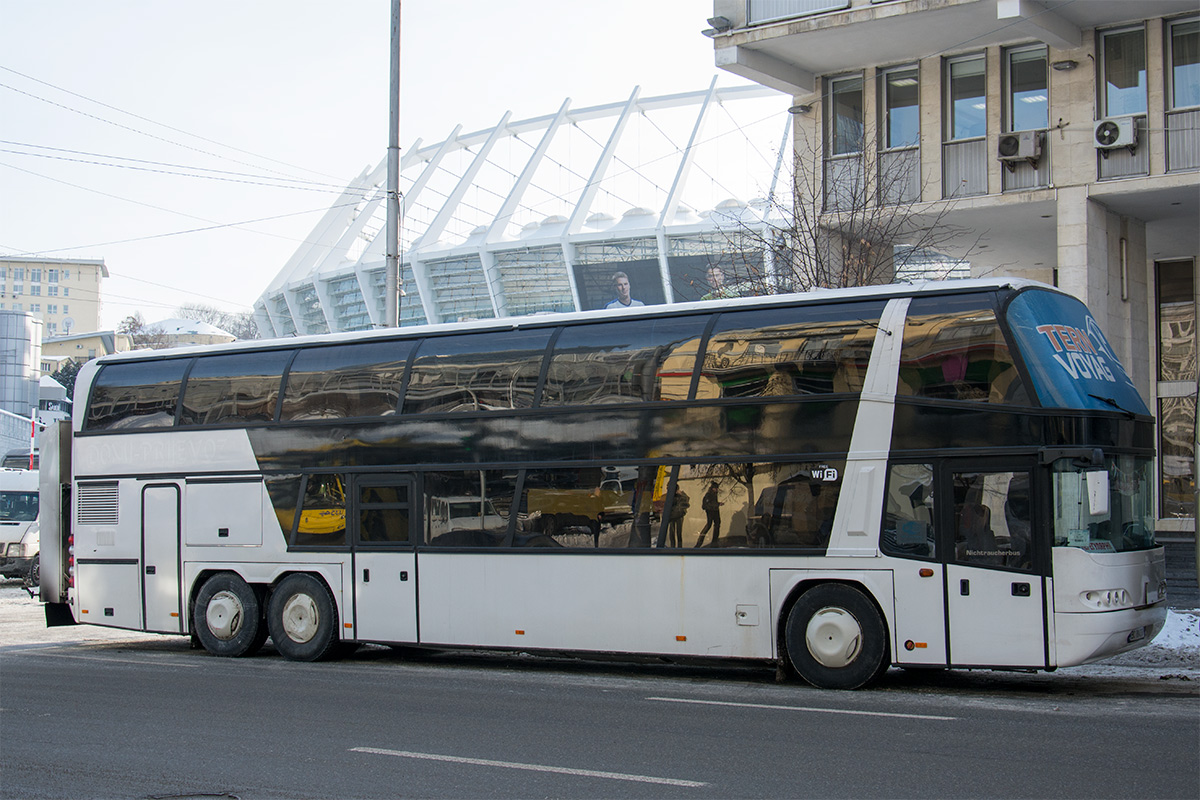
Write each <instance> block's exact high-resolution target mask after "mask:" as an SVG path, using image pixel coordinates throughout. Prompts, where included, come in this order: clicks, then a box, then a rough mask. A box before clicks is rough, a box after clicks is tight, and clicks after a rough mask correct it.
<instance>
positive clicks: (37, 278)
mask: <svg viewBox="0 0 1200 800" xmlns="http://www.w3.org/2000/svg"><path fill="white" fill-rule="evenodd" d="M29 282H30V283H41V282H42V270H41V268H40V267H37V268H34V269H31V270H29Z"/></svg>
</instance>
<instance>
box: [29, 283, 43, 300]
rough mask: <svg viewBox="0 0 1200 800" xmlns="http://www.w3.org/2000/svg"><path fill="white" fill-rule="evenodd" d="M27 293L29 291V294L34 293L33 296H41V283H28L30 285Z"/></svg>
mask: <svg viewBox="0 0 1200 800" xmlns="http://www.w3.org/2000/svg"><path fill="white" fill-rule="evenodd" d="M29 293H30V294H31V295H34V296H35V297H41V295H42V285H41V284H40V283H33V284H30V286H29Z"/></svg>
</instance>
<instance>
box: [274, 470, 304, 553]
mask: <svg viewBox="0 0 1200 800" xmlns="http://www.w3.org/2000/svg"><path fill="white" fill-rule="evenodd" d="M300 479H301V476H300V475H298V474H291V475H269V476H267V478H266V485H267V496H268V497H270V498H271V506H272V507H273V508H274V509H275V517H276V518H277V519H278V520H279V529H280V530H281V531H282V532H283V538H284V541H287V540H288V539H289V538H291V535H292V528H294V527H295V526H296V512H297V511H298V510H299V507H300V504H299V502H298V501H299V499H300Z"/></svg>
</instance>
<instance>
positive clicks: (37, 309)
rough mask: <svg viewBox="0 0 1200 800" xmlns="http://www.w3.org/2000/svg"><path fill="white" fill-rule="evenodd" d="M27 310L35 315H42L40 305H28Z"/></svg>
mask: <svg viewBox="0 0 1200 800" xmlns="http://www.w3.org/2000/svg"><path fill="white" fill-rule="evenodd" d="M29 310H30V311H31V312H33V313H35V314H40V313H42V304H41V303H30V304H29Z"/></svg>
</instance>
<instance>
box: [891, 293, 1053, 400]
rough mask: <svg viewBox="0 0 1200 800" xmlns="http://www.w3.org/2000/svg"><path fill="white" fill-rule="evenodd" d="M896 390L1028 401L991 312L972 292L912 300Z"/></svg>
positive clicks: (946, 397)
mask: <svg viewBox="0 0 1200 800" xmlns="http://www.w3.org/2000/svg"><path fill="white" fill-rule="evenodd" d="M896 394H897V395H900V396H904V395H908V396H910V397H923V398H930V399H937V400H969V401H974V402H980V403H1008V404H1012V405H1030V400H1029V395H1028V393H1027V392H1026V391H1025V384H1024V383H1023V382H1022V381H1021V377H1020V374H1019V373H1018V372H1017V368H1016V364H1015V362H1014V358H1013V355H1012V353H1011V352H1009V348H1008V343H1007V342H1006V341H1005V339H1004V334H1003V333H1002V332H1001V330H1000V326H999V325H998V324H997V322H996V314H995V312H994V311H993V310H992V309H991V307H990V306H989V305H988V300H986V299H982V298H972V297H962V298H942V297H927V298H924V297H923V298H917V299H915V300H913V301H912V303H911V305H910V306H909V308H908V321H907V322H906V323H905V326H904V345H903V349H902V350H901V353H900V383H899V386H897V388H896Z"/></svg>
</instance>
